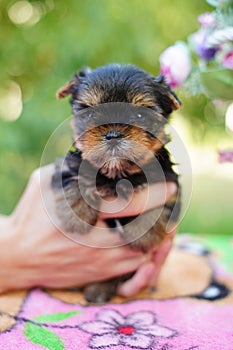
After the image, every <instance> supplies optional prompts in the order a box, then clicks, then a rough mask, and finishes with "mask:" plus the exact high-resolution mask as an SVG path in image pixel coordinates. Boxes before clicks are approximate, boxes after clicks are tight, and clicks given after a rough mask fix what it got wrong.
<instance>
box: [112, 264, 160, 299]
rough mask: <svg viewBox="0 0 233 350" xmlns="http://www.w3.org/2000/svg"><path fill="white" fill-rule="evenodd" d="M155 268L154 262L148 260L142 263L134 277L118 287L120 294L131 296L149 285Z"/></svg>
mask: <svg viewBox="0 0 233 350" xmlns="http://www.w3.org/2000/svg"><path fill="white" fill-rule="evenodd" d="M154 269H155V266H154V264H153V262H146V263H144V264H143V265H141V266H140V268H139V269H138V270H137V271H136V272H135V274H134V275H133V277H132V278H131V279H130V280H128V281H126V282H125V283H123V284H122V285H121V286H120V287H119V288H118V294H119V295H121V296H123V297H131V296H133V295H135V294H137V293H138V292H140V290H142V289H143V288H145V287H147V286H148V285H149V281H150V279H151V277H152V275H153V273H154Z"/></svg>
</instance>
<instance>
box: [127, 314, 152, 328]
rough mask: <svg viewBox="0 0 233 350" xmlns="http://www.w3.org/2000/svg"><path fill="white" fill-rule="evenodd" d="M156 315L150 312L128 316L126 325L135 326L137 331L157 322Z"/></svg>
mask: <svg viewBox="0 0 233 350" xmlns="http://www.w3.org/2000/svg"><path fill="white" fill-rule="evenodd" d="M155 321H156V320H155V315H154V314H153V313H152V312H150V311H140V312H135V313H133V314H130V315H128V316H127V317H126V318H125V321H124V323H125V325H126V324H128V325H131V326H134V327H135V328H136V329H138V328H140V327H145V326H148V325H152V324H153V323H154V322H155Z"/></svg>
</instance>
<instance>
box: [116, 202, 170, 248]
mask: <svg viewBox="0 0 233 350" xmlns="http://www.w3.org/2000/svg"><path fill="white" fill-rule="evenodd" d="M160 214H161V209H159V208H156V209H153V210H150V211H147V212H145V213H143V214H140V215H139V216H138V217H135V218H133V219H132V218H131V219H130V221H129V222H128V223H126V224H125V223H124V226H123V227H122V228H123V230H122V233H121V235H122V238H123V239H124V241H125V242H126V243H127V244H129V245H130V246H131V248H132V249H135V250H141V251H142V252H144V253H145V252H147V251H148V250H150V249H151V248H152V247H154V246H156V245H159V244H160V243H161V241H162V240H163V239H164V237H165V236H166V231H165V226H164V225H163V223H162V216H161V215H160Z"/></svg>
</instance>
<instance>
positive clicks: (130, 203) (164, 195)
mask: <svg viewBox="0 0 233 350" xmlns="http://www.w3.org/2000/svg"><path fill="white" fill-rule="evenodd" d="M176 191H177V186H176V184H175V183H174V182H166V183H162V182H161V183H156V184H152V185H149V186H148V187H146V188H145V189H143V190H142V191H140V192H135V193H133V195H132V197H131V198H129V200H125V199H124V198H122V197H120V196H118V197H117V198H113V197H111V198H107V199H103V200H102V201H101V205H100V217H101V218H102V219H106V218H115V217H124V216H134V215H138V214H140V213H142V212H144V211H147V210H150V209H153V208H156V207H160V206H161V205H163V204H164V203H166V202H167V201H168V200H169V198H170V197H171V196H172V195H174V194H175V193H176Z"/></svg>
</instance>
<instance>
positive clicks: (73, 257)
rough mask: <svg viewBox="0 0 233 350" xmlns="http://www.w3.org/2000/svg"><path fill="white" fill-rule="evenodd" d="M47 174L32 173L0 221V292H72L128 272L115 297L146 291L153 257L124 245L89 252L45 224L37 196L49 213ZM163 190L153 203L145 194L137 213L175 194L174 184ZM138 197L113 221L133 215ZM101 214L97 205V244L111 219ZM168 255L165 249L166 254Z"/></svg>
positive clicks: (108, 235)
mask: <svg viewBox="0 0 233 350" xmlns="http://www.w3.org/2000/svg"><path fill="white" fill-rule="evenodd" d="M52 173H53V166H52V165H49V166H46V167H43V168H41V169H40V170H37V171H35V172H34V174H33V175H32V177H31V179H30V181H29V184H28V186H27V188H26V190H25V192H24V194H23V196H22V198H21V200H20V202H19V204H18V206H17V207H16V209H15V211H14V212H13V214H12V215H11V216H10V217H7V218H0V231H1V232H2V235H1V246H2V254H1V260H2V261H1V266H2V270H1V272H0V279H1V287H0V288H1V291H5V290H8V289H18V288H27V287H32V286H45V287H50V288H65V287H74V286H77V287H78V286H82V285H85V284H87V283H90V282H93V281H101V280H104V279H108V278H111V277H114V276H117V275H122V274H125V273H128V272H132V271H137V272H136V273H135V275H134V276H133V278H132V279H131V280H129V281H127V282H125V283H124V284H122V286H121V287H120V289H119V294H121V295H124V296H129V295H133V294H136V293H137V292H138V291H139V290H140V289H141V288H143V287H145V286H147V285H148V283H149V280H150V278H151V276H152V275H153V274H156V271H158V270H159V267H156V266H154V262H156V258H155V259H154V262H153V261H151V257H152V255H153V254H154V253H152V252H150V253H148V254H142V253H141V252H135V251H132V250H131V249H130V248H129V247H128V246H121V247H116V248H108V249H105V248H91V247H87V246H84V245H80V244H77V243H75V242H73V241H71V240H70V239H68V238H67V237H65V236H64V235H62V234H61V232H60V231H59V230H58V228H57V227H56V226H55V225H54V224H53V222H52V221H51V220H50V217H49V216H48V214H47V212H46V209H45V206H44V203H43V198H42V197H41V188H43V193H44V194H46V196H47V198H46V202H47V203H49V210H50V211H51V212H55V203H54V196H53V192H52V189H51V186H50V180H51V176H52ZM40 175H42V176H40ZM40 179H41V182H40ZM164 189H165V184H157V185H153V186H152V187H151V189H150V193H153V191H156V197H155V198H156V200H155V199H153V196H152V195H151V196H150V197H149V199H148V201H147V204H146V207H145V208H143V210H148V209H150V208H152V207H155V206H160V205H162V204H163V203H164V202H165V201H166V200H167V199H168V198H169V197H170V196H171V195H172V194H173V193H174V192H175V190H176V188H174V184H167V185H166V190H167V191H164ZM165 192H166V193H165ZM158 193H163V194H164V193H165V196H164V195H162V196H161V197H158V196H157V194H158ZM144 196H145V191H142V192H141V193H137V194H135V195H134V196H133V198H132V201H131V203H130V204H129V206H126V207H125V208H124V209H123V210H119V213H118V216H127V215H137V214H139V213H140V212H141V210H142V204H141V203H143V201H144ZM118 204H119V205H120V207H119V208H122V205H121V204H120V203H118ZM113 205H116V203H115V204H113ZM107 209H109V204H108V203H106V202H103V204H102V207H101V210H102V214H101V217H100V219H99V221H98V223H97V226H96V227H94V228H93V229H92V232H91V234H92V235H93V237H95V236H98V237H99V236H100V235H98V233H99V229H101V235H102V236H101V239H103V242H106V240H108V239H110V238H111V233H110V232H109V229H108V228H107V227H106V225H105V222H104V220H103V219H105V218H106V217H110V216H111V215H113V214H109V213H108V214H106V212H107V211H109V210H107ZM115 209H117V208H115ZM115 211H116V210H115ZM103 229H104V231H103ZM168 250H169V249H168V248H167V249H166V252H168ZM159 252H160V253H157V254H155V256H157V263H158V266H161V265H162V263H163V260H165V255H166V254H165V250H159ZM159 256H160V258H159ZM159 264H160V265H159Z"/></svg>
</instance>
